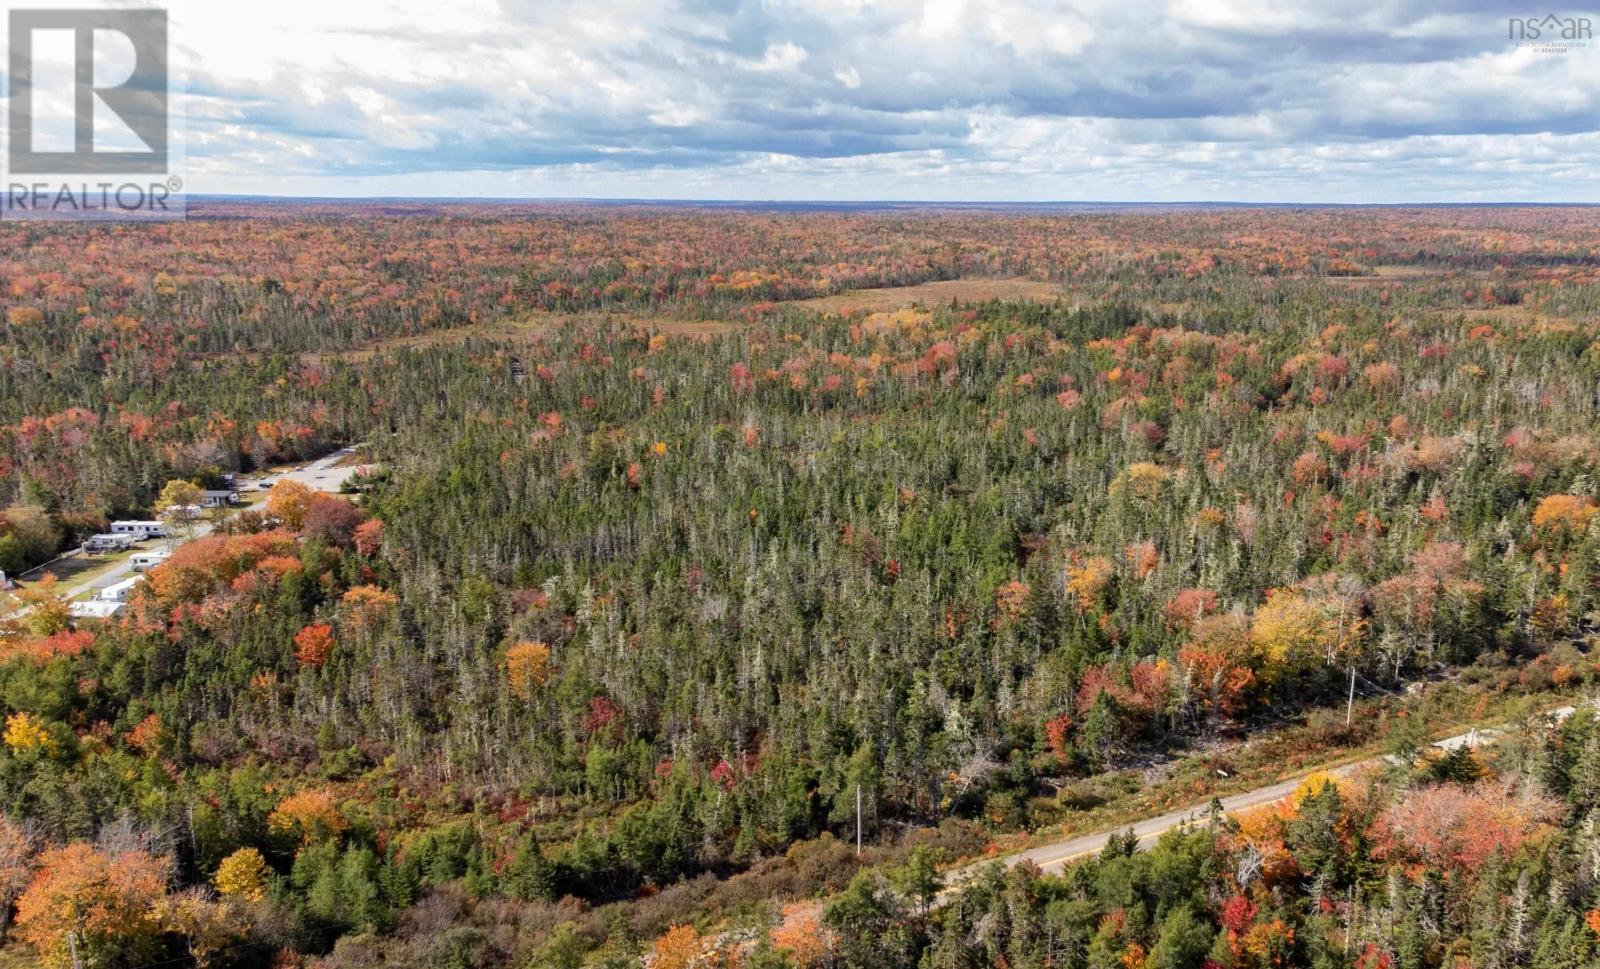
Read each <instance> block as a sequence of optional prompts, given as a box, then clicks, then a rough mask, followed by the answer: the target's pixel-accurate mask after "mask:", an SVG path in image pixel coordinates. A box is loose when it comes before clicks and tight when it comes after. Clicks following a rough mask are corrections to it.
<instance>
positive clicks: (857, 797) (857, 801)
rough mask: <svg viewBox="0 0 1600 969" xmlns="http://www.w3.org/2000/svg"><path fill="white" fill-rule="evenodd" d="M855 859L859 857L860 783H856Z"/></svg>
mask: <svg viewBox="0 0 1600 969" xmlns="http://www.w3.org/2000/svg"><path fill="white" fill-rule="evenodd" d="M856 857H857V858H860V857H861V782H860V781H857V782H856Z"/></svg>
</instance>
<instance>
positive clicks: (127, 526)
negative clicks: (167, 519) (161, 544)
mask: <svg viewBox="0 0 1600 969" xmlns="http://www.w3.org/2000/svg"><path fill="white" fill-rule="evenodd" d="M111 534H113V535H132V536H133V537H134V538H136V539H138V540H139V541H144V540H145V539H147V538H166V537H167V526H166V524H165V523H164V522H158V521H125V522H112V523H111Z"/></svg>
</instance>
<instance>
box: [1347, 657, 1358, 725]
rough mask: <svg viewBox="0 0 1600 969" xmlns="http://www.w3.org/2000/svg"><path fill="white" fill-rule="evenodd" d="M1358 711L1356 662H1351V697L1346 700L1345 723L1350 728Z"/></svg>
mask: <svg viewBox="0 0 1600 969" xmlns="http://www.w3.org/2000/svg"><path fill="white" fill-rule="evenodd" d="M1355 713H1356V664H1355V663H1354V662H1351V664H1350V698H1349V699H1348V700H1346V701H1345V702H1344V725H1345V726H1346V727H1347V728H1348V727H1349V726H1350V722H1351V720H1353V719H1354V718H1355Z"/></svg>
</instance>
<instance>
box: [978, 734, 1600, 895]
mask: <svg viewBox="0 0 1600 969" xmlns="http://www.w3.org/2000/svg"><path fill="white" fill-rule="evenodd" d="M1573 712H1574V710H1573V708H1572V707H1561V708H1560V709H1557V710H1551V711H1549V715H1550V716H1553V717H1555V718H1556V719H1557V720H1565V719H1566V718H1567V717H1570V716H1572V714H1573ZM1499 733H1500V731H1498V730H1473V731H1469V732H1468V733H1464V734H1458V735H1457V736H1454V737H1447V738H1445V739H1444V740H1440V741H1438V742H1437V743H1435V744H1434V746H1435V747H1438V748H1440V749H1441V750H1454V749H1456V748H1458V747H1467V746H1474V745H1476V744H1485V743H1493V742H1494V739H1495V738H1496V737H1497V736H1498V735H1499ZM1385 760H1388V758H1384V757H1374V758H1372V759H1370V760H1364V761H1359V762H1357V763H1354V764H1347V765H1345V766H1343V767H1336V768H1334V769H1332V770H1329V771H1327V773H1329V774H1331V775H1333V776H1335V777H1344V776H1346V775H1348V774H1352V773H1354V772H1356V771H1357V770H1360V769H1361V768H1364V767H1373V766H1377V765H1379V764H1381V763H1382V762H1384V761H1385ZM1311 773H1316V772H1308V773H1306V774H1302V775H1300V776H1298V777H1293V778H1290V779H1289V780H1286V781H1281V782H1279V783H1277V784H1272V785H1269V786H1267V787H1259V788H1256V789H1255V790H1253V791H1246V792H1244V793H1243V794H1234V795H1231V796H1229V797H1225V798H1223V799H1222V809H1223V811H1224V812H1226V813H1230V814H1231V813H1233V812H1236V811H1243V810H1245V809H1246V808H1252V807H1256V806H1258V805H1261V804H1270V803H1272V802H1273V801H1277V800H1281V799H1282V798H1285V797H1288V796H1289V795H1290V794H1292V793H1294V790H1295V788H1297V787H1299V786H1300V784H1301V782H1302V781H1304V780H1305V779H1306V778H1307V777H1309V776H1311ZM1210 810H1211V802H1210V801H1206V802H1204V803H1200V804H1191V805H1189V806H1188V807H1184V808H1179V809H1178V810H1176V811H1168V812H1167V813H1165V814H1160V815H1157V816H1156V817H1153V818H1146V819H1145V820H1143V821H1139V822H1137V823H1135V824H1132V825H1124V826H1122V827H1119V828H1114V829H1111V830H1106V831H1096V832H1095V833H1093V834H1083V835H1078V836H1077V837H1074V838H1067V839H1065V840H1063V841H1057V842H1055V843H1053V844H1047V845H1041V846H1040V847H1037V848H1030V849H1029V850H1027V851H1023V852H1020V853H1018V854H1015V855H1012V856H1011V857H1009V858H1006V859H1005V863H1006V864H1007V865H1016V864H1018V863H1020V862H1023V861H1031V862H1033V863H1034V864H1036V865H1038V866H1039V867H1040V868H1042V869H1044V870H1045V871H1046V872H1050V873H1052V874H1059V873H1060V872H1061V871H1062V869H1064V868H1065V867H1066V866H1067V865H1069V864H1071V863H1072V862H1074V861H1077V860H1079V859H1082V858H1086V857H1088V856H1090V855H1095V854H1099V853H1100V850H1101V849H1102V848H1104V847H1105V846H1106V840H1107V839H1108V838H1110V837H1111V835H1113V834H1117V833H1120V832H1123V831H1127V830H1128V829H1129V828H1130V827H1131V828H1132V829H1133V833H1134V835H1135V836H1136V837H1137V838H1138V839H1139V847H1140V849H1144V848H1148V847H1150V845H1152V844H1154V843H1155V841H1156V839H1157V838H1159V837H1161V835H1163V834H1165V833H1166V832H1168V831H1171V830H1172V829H1173V828H1176V827H1178V826H1179V825H1181V824H1185V823H1188V822H1194V821H1199V820H1202V819H1204V818H1205V817H1206V816H1207V815H1208V814H1209V813H1210ZM963 874H965V872H959V871H958V872H955V873H952V877H951V881H952V883H959V882H960V880H961V878H962V875H963Z"/></svg>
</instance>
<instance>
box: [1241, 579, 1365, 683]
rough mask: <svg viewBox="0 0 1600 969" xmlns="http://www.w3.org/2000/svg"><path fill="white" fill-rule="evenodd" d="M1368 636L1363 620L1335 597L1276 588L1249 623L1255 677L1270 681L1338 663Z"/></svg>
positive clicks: (1347, 656) (1293, 589)
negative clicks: (1256, 659) (1255, 659)
mask: <svg viewBox="0 0 1600 969" xmlns="http://www.w3.org/2000/svg"><path fill="white" fill-rule="evenodd" d="M1365 632H1366V623H1365V620H1363V619H1362V618H1361V617H1360V616H1359V615H1357V614H1355V612H1354V610H1353V608H1347V607H1346V605H1345V604H1344V602H1343V601H1342V600H1339V599H1337V598H1336V597H1332V596H1313V595H1310V594H1308V593H1307V592H1306V591H1304V590H1301V589H1295V588H1288V589H1273V590H1272V591H1271V592H1269V593H1268V594H1267V601H1266V602H1265V603H1264V604H1262V606H1261V608H1260V609H1257V610H1256V613H1255V616H1254V617H1253V618H1252V620H1251V623H1250V643H1251V645H1252V646H1254V647H1255V649H1256V653H1257V656H1258V657H1259V660H1260V668H1259V669H1258V670H1257V671H1256V674H1257V676H1259V677H1260V678H1261V679H1262V680H1263V681H1264V682H1267V683H1272V682H1275V681H1277V680H1278V679H1279V678H1281V677H1282V676H1283V675H1284V674H1286V673H1293V672H1297V671H1303V670H1306V669H1308V668H1310V667H1311V666H1313V665H1315V664H1316V663H1317V662H1318V661H1319V660H1321V661H1322V662H1325V663H1329V664H1332V663H1336V662H1340V661H1342V660H1344V659H1347V658H1349V657H1350V656H1351V655H1352V654H1353V653H1354V651H1355V650H1356V648H1357V647H1358V646H1359V644H1360V642H1361V638H1362V636H1363V635H1364V634H1365Z"/></svg>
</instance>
